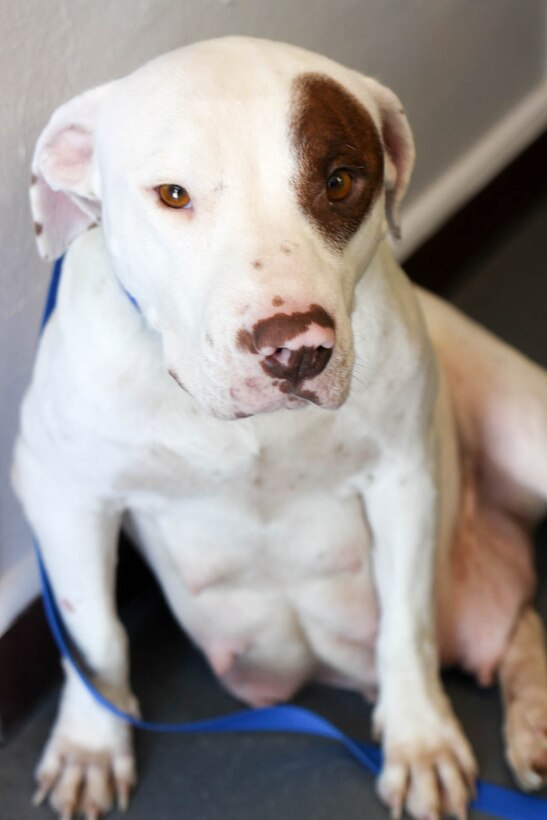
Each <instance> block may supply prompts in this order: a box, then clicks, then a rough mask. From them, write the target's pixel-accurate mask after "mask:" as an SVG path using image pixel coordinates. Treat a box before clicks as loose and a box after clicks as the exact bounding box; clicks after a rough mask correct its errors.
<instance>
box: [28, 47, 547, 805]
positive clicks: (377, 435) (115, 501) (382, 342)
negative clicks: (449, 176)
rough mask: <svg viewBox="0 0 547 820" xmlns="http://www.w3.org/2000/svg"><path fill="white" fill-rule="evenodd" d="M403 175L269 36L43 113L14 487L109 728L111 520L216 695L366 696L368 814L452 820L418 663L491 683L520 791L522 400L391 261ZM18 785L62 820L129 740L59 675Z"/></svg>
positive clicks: (360, 90)
mask: <svg viewBox="0 0 547 820" xmlns="http://www.w3.org/2000/svg"><path fill="white" fill-rule="evenodd" d="M413 160H414V147H413V140H412V135H411V131H410V128H409V125H408V122H407V119H406V117H405V112H404V110H403V108H402V106H401V103H400V101H399V99H398V98H397V97H396V96H395V94H393V93H392V92H391V91H390V90H388V89H387V88H385V87H384V86H383V85H381V84H380V83H379V82H377V81H376V80H374V79H371V78H370V77H365V76H363V75H361V74H359V73H357V72H356V71H353V70H350V69H348V68H345V67H343V66H341V65H338V64H336V63H334V62H332V61H330V60H329V59H326V58H324V57H321V56H318V55H316V54H312V53H309V52H307V51H304V50H301V49H299V48H295V47H293V46H289V45H284V44H278V43H273V42H269V41H261V40H253V39H245V38H227V39H220V40H216V41H210V42H206V43H201V44H197V45H193V46H190V47H187V48H183V49H180V50H177V51H174V52H172V53H170V54H167V55H165V56H163V57H160V58H159V59H156V60H154V61H153V62H151V63H149V64H147V65H145V66H144V67H143V68H141V69H140V70H138V71H136V72H135V73H133V74H131V75H130V76H128V77H125V78H123V79H121V80H117V81H114V82H112V83H109V84H107V85H104V86H101V87H99V88H95V89H93V90H91V91H89V92H87V93H85V94H82V95H81V96H78V97H76V98H75V99H73V100H71V101H70V102H68V103H67V104H66V105H63V106H62V107H61V108H59V109H58V110H57V111H56V112H55V113H54V115H53V117H52V118H51V121H50V122H49V124H48V125H47V126H46V128H45V130H44V132H43V133H42V135H41V136H40V138H39V140H38V143H37V147H36V151H35V155H34V159H33V165H32V173H33V176H32V185H31V203H32V210H33V214H34V220H35V229H36V235H37V242H38V248H39V251H40V254H41V256H42V257H43V258H44V259H46V260H53V259H55V258H57V257H59V256H60V255H62V254H64V253H66V257H65V262H64V272H63V277H62V281H61V286H60V292H59V298H58V304H57V308H56V310H55V312H54V314H53V316H52V318H51V319H50V321H49V323H48V325H47V327H46V329H45V332H44V334H43V337H42V340H41V343H40V347H39V351H38V355H37V359H36V365H35V369H34V374H33V377H32V382H31V385H30V388H29V389H28V392H27V394H26V398H25V400H24V404H23V409H22V415H21V428H20V434H19V437H18V440H17V444H16V452H15V460H14V468H13V481H14V486H15V488H16V492H17V494H18V496H19V498H20V500H21V502H22V505H23V507H24V510H25V513H26V516H27V518H28V520H29V522H30V524H31V526H32V529H33V530H34V532H35V534H36V536H37V538H38V540H39V543H40V545H41V549H42V553H43V557H44V560H45V563H46V565H47V568H48V571H49V573H50V577H51V581H52V585H53V589H54V592H55V596H56V599H57V601H58V605H59V607H60V609H61V612H62V614H63V617H64V620H65V623H66V626H67V629H68V630H69V632H70V634H71V636H72V638H73V640H74V642H75V643H76V645H77V647H78V650H79V652H80V654H81V657H82V658H83V659H84V661H85V664H86V668H88V669H90V670H91V671H92V675H93V680H94V682H95V683H96V685H97V686H98V687H99V688H100V690H101V691H102V692H103V693H105V694H106V695H107V696H108V697H109V698H110V699H111V700H112V701H114V702H115V703H116V704H117V705H118V706H119V707H121V708H123V709H126V710H128V711H130V712H132V713H136V712H137V709H138V706H137V702H136V700H135V697H134V695H133V693H132V691H131V685H130V680H129V668H128V654H127V637H126V634H125V632H124V629H123V628H122V626H121V624H120V621H119V619H118V615H117V613H116V608H115V602H114V581H115V570H116V551H117V541H118V535H119V532H120V528H121V527H122V526H123V527H125V528H126V529H127V531H128V532H129V533H130V534H131V536H132V538H133V539H134V541H135V543H136V544H137V545H138V547H139V549H140V550H141V551H142V553H143V555H144V556H145V559H146V560H147V562H148V563H149V565H150V567H151V568H152V570H153V571H154V573H155V574H156V576H157V578H158V579H159V581H160V584H161V586H162V588H163V591H164V593H165V596H166V599H167V601H168V602H169V605H170V607H171V609H172V611H173V613H174V614H175V616H176V618H177V619H178V621H180V624H181V625H182V626H183V628H184V629H185V630H186V632H187V633H188V634H189V635H190V636H191V638H192V640H193V641H194V642H195V644H196V645H197V646H198V647H199V648H200V649H201V650H202V651H203V653H204V655H205V656H206V658H207V659H208V661H209V663H210V666H211V668H212V670H214V673H215V674H216V675H217V676H218V678H219V680H220V681H221V682H222V684H223V685H224V686H225V687H226V688H227V689H228V690H229V691H230V692H231V693H232V694H233V695H234V696H235V697H236V698H238V699H240V700H242V701H244V702H245V703H248V704H253V705H264V704H271V703H274V702H277V701H284V700H286V699H289V698H291V696H292V695H293V694H294V693H295V692H296V691H297V690H298V689H299V688H300V687H302V686H303V685H304V684H305V683H306V682H308V681H322V682H325V683H329V684H333V685H336V686H344V687H350V688H352V689H354V690H358V691H360V692H362V693H363V694H364V693H368V692H370V691H371V690H374V691H376V692H377V700H376V705H375V709H374V726H375V729H376V731H377V733H378V735H379V736H380V737H381V739H382V745H383V751H384V765H383V770H382V773H381V775H380V778H379V781H378V791H379V794H380V796H381V798H382V800H383V801H385V803H386V804H387V805H388V806H389V807H390V809H391V812H392V815H393V816H394V817H400V816H401V815H402V813H403V811H407V812H408V813H409V814H410V815H411V816H412V817H414V818H419V819H420V820H421V819H422V818H423V820H425V819H426V818H427V819H428V820H429V818H438V817H440V816H442V815H443V814H452V815H455V816H457V817H458V818H464V817H465V816H466V806H467V804H468V801H469V798H470V795H471V794H472V792H473V784H474V782H475V778H476V775H477V767H476V763H475V759H474V756H473V752H472V750H471V748H470V746H469V744H468V742H467V740H466V738H465V737H464V734H463V731H462V728H461V726H460V725H459V723H458V721H457V719H456V718H455V716H454V713H453V711H452V707H451V705H450V703H449V701H448V699H447V697H446V695H445V693H444V691H443V687H442V683H441V680H440V677H439V669H440V667H441V665H450V666H458V667H461V668H463V669H464V670H466V671H467V672H468V673H470V674H471V675H474V676H475V677H476V678H477V679H478V681H479V682H480V683H481V684H490V683H493V682H494V681H496V680H498V681H499V682H500V685H501V690H502V693H503V699H504V704H505V723H504V734H505V748H506V753H507V759H508V761H509V764H510V766H511V767H512V769H513V772H514V774H515V777H516V779H517V781H518V782H519V784H520V785H521V786H522V787H523V788H526V789H535V788H537V787H539V786H541V785H542V784H543V783H544V782H545V778H546V774H547V748H546V728H547V662H546V655H545V647H544V637H543V628H542V625H541V622H540V619H539V617H538V615H537V613H536V612H535V611H534V609H533V607H532V603H531V601H532V597H533V592H534V585H535V578H534V569H533V560H532V548H531V538H530V532H531V529H532V528H533V526H534V525H535V523H536V522H537V521H538V520H539V518H540V517H541V516H542V515H543V514H544V513H545V510H546V506H547V378H546V374H545V372H543V371H542V370H541V369H540V368H539V367H537V366H536V365H534V364H533V363H531V362H529V361H527V360H526V359H525V358H523V357H522V356H521V355H520V354H519V353H518V352H516V351H515V350H512V349H510V348H509V347H507V346H506V345H505V344H504V343H503V342H501V341H499V340H497V339H496V338H494V337H493V336H491V335H490V334H489V333H487V332H486V331H485V330H483V329H481V328H480V327H478V326H477V325H476V324H474V323H472V322H471V321H469V320H468V319H467V318H465V317H464V316H462V315H461V314H460V313H458V312H457V311H456V310H454V309H453V308H452V307H450V306H449V305H448V304H446V303H444V302H443V301H440V300H439V299H438V298H436V297H434V296H432V295H430V294H428V293H426V292H424V291H423V290H420V289H419V288H417V287H415V286H413V285H412V284H411V283H410V282H409V281H408V279H407V278H406V277H405V275H404V273H403V272H402V271H401V269H400V268H399V266H398V264H397V263H396V261H395V258H394V256H393V253H392V250H391V246H390V244H389V243H388V240H387V233H388V230H391V232H392V233H394V234H395V235H396V234H397V232H398V230H399V206H400V203H401V200H402V198H403V195H404V192H405V189H406V188H407V185H408V182H409V178H410V174H411V170H412V166H413ZM36 776H37V782H38V791H37V795H36V802H40V801H41V800H43V799H45V798H46V797H48V798H49V800H50V803H51V806H52V807H53V809H54V810H55V811H56V812H57V813H58V814H59V815H60V816H61V817H62V818H69V817H71V816H73V814H75V813H78V812H82V813H83V814H84V815H85V816H86V817H87V818H88V820H93V819H94V818H97V817H99V816H100V815H102V814H104V813H105V812H107V811H108V810H109V809H110V807H111V805H112V803H113V800H114V798H115V796H116V794H117V797H118V799H119V802H120V804H121V805H122V807H124V806H126V804H127V801H128V798H129V795H130V792H131V790H132V788H133V787H134V785H135V782H136V775H135V762H134V755H133V747H132V738H131V731H130V729H129V728H128V726H127V725H126V724H125V723H124V722H122V721H121V720H120V719H118V718H116V717H115V716H114V715H112V714H109V713H108V712H106V711H105V710H103V709H102V708H101V706H100V705H98V704H96V703H95V702H93V701H92V700H91V698H90V696H89V694H88V693H87V692H86V691H85V690H84V688H83V687H82V684H81V683H80V681H79V680H78V679H77V678H76V676H75V675H74V673H73V672H71V671H70V669H67V670H66V679H65V684H64V689H63V693H62V698H61V704H60V708H59V713H58V716H57V719H56V721H55V725H54V726H53V729H52V732H51V736H50V738H49V740H48V742H47V745H46V748H45V751H44V753H43V757H42V759H41V762H40V763H39V766H38V769H37V775H36ZM363 810H365V808H363Z"/></svg>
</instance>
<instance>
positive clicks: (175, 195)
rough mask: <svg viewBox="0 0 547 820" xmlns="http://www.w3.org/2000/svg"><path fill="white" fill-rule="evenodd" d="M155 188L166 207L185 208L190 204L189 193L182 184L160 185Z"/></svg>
mask: <svg viewBox="0 0 547 820" xmlns="http://www.w3.org/2000/svg"><path fill="white" fill-rule="evenodd" d="M156 190H157V192H158V195H159V198H160V199H161V201H162V202H163V203H164V205H167V207H168V208H187V207H188V205H189V204H190V194H189V193H188V191H187V190H186V188H183V187H182V185H160V186H158V188H156Z"/></svg>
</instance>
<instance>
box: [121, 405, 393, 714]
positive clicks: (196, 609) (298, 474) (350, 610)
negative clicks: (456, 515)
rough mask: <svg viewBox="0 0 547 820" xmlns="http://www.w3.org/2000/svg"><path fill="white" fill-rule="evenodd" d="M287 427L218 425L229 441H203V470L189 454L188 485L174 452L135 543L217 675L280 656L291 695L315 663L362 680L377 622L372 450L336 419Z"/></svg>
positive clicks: (304, 416) (140, 516) (298, 421)
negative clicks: (368, 488) (369, 517)
mask: <svg viewBox="0 0 547 820" xmlns="http://www.w3.org/2000/svg"><path fill="white" fill-rule="evenodd" d="M280 415H281V416H282V415H283V414H280ZM284 415H285V419H283V417H281V419H279V418H278V417H277V416H273V417H264V418H262V419H260V420H259V424H256V422H255V423H253V424H246V423H245V422H244V423H243V424H240V423H238V424H234V425H228V426H227V428H226V425H225V426H224V427H225V429H228V431H230V429H231V430H232V431H233V432H231V433H230V434H229V435H230V436H231V438H230V437H228V439H226V438H222V440H216V441H215V439H214V436H213V435H209V436H206V437H205V438H203V439H202V447H201V448H200V450H199V454H200V458H199V459H198V458H197V455H196V454H195V453H194V455H193V456H192V457H191V455H192V454H191V453H190V452H189V451H187V455H186V458H187V459H189V460H190V464H189V467H188V472H186V471H185V469H184V468H183V467H182V466H181V465H180V464H179V467H178V470H179V471H180V472H178V471H177V467H176V463H177V456H176V454H175V453H174V452H173V451H171V454H170V458H169V461H168V462H165V464H167V468H166V471H165V473H164V475H163V481H164V482H165V486H164V491H165V492H164V493H163V494H162V495H161V497H160V495H157V494H156V493H153V494H151V495H148V494H146V493H145V494H142V490H141V491H137V492H136V494H135V499H136V507H135V521H136V524H137V529H138V531H139V536H140V540H141V542H143V547H144V549H145V550H146V551H147V552H148V554H149V557H150V560H151V562H152V563H153V564H154V565H155V567H156V570H157V572H158V574H159V576H160V578H161V580H162V582H163V585H164V588H165V590H166V592H167V594H168V596H169V597H170V599H171V603H172V605H173V607H174V609H175V611H176V612H177V614H178V615H179V617H180V619H181V621H182V622H183V624H184V626H185V627H186V629H187V630H188V631H189V632H190V633H191V634H192V635H193V637H194V639H195V640H196V641H197V642H198V643H199V644H200V645H201V646H202V648H203V649H204V650H205V652H206V653H207V654H208V656H209V658H210V660H211V662H212V664H213V666H215V667H217V666H218V667H219V668H218V671H219V673H220V672H221V668H223V664H222V663H220V662H219V661H218V658H219V657H221V658H224V659H226V657H227V655H228V656H230V657H231V656H232V655H233V654H234V653H235V654H236V655H238V657H239V659H240V660H239V661H238V663H239V664H240V665H241V664H242V663H243V664H245V663H247V664H251V666H252V667H253V670H254V671H253V674H254V675H256V674H258V672H257V670H264V669H265V668H269V667H271V666H272V665H273V666H275V668H278V666H279V659H280V657H281V656H282V655H283V652H284V651H285V653H286V660H285V661H284V662H283V663H284V664H288V666H291V663H290V662H289V660H288V658H290V657H292V658H293V663H294V669H287V670H286V672H287V675H288V678H287V679H288V680H289V679H290V681H291V682H293V683H294V682H295V681H296V680H297V678H299V677H301V676H304V677H308V676H309V674H310V671H309V666H310V664H312V665H314V664H315V663H316V662H317V659H318V658H319V657H320V658H321V659H322V663H324V666H325V668H327V669H329V670H331V671H332V670H333V669H334V670H336V671H337V672H338V673H342V674H343V675H345V676H347V677H350V678H353V679H365V678H366V677H367V675H366V674H365V672H364V671H363V670H362V669H361V666H362V664H363V663H364V662H365V661H364V655H363V652H364V650H363V647H364V646H365V645H366V644H368V645H369V646H370V645H371V644H372V643H373V637H374V633H375V629H376V619H377V613H376V598H375V594H374V589H373V583H372V572H371V567H370V549H369V548H370V533H369V529H368V524H367V521H366V514H365V511H364V505H363V500H362V495H361V492H362V485H363V483H366V475H367V471H372V472H373V471H374V468H375V465H376V463H377V460H378V458H379V453H378V448H377V446H376V445H375V443H374V441H373V440H371V439H370V438H368V437H366V436H365V435H363V436H355V435H353V437H352V436H351V431H352V429H353V431H355V428H352V427H351V424H349V422H350V421H351V420H350V419H347V420H346V421H345V422H344V420H343V419H340V416H339V415H338V414H329V413H325V412H321V411H317V412H314V411H313V410H312V412H311V413H308V412H307V411H300V412H298V413H287V414H284ZM348 424H349V426H348ZM198 438H199V436H193V437H192V436H190V438H189V439H188V441H189V443H190V444H191V445H192V447H194V446H195V445H197V443H198ZM180 446H181V447H182V442H181V443H180ZM192 452H193V450H192ZM178 458H179V459H181V458H182V460H183V461H184V458H183V457H182V452H181V450H179V455H178ZM155 469H156V470H157V475H156V476H155V478H156V480H158V479H160V473H161V469H160V467H159V465H156V468H155ZM160 483H161V482H160ZM177 485H178V492H175V491H174V490H175V486H177ZM156 486H157V484H156ZM139 501H142V502H143V503H142V504H141V503H139ZM283 647H285V649H283ZM288 647H292V649H291V651H290V652H288ZM340 655H341V657H339V656H340ZM346 656H348V657H346ZM358 656H360V657H359V659H358ZM349 657H351V661H350V660H349ZM250 658H252V662H251V661H250V660H249V659H250ZM355 664H356V665H357V667H358V668H359V670H360V671H355V669H353V666H354V665H355ZM282 665H283V664H282ZM236 666H237V664H236ZM234 668H235V667H234ZM243 677H244V678H245V680H247V676H246V675H244V676H243ZM271 678H272V675H271V670H270V673H268V679H269V680H271ZM301 682H302V681H301V680H299V681H298V683H299V684H300V683H301ZM234 685H235V684H234ZM236 688H237V687H236ZM289 688H290V687H289ZM238 691H239V690H238ZM240 694H241V695H242V696H243V697H247V696H246V695H245V694H244V693H243V691H240ZM282 694H284V693H282ZM250 699H252V698H250Z"/></svg>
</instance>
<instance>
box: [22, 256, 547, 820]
mask: <svg viewBox="0 0 547 820" xmlns="http://www.w3.org/2000/svg"><path fill="white" fill-rule="evenodd" d="M62 263H63V260H62V258H61V259H58V260H57V262H56V263H55V265H54V268H53V275H52V279H51V283H50V287H49V292H48V296H47V300H46V305H45V309H44V315H43V319H42V325H41V330H43V328H44V327H45V325H46V323H47V320H48V319H49V317H50V315H51V313H52V312H53V310H54V308H55V304H56V299H57V290H58V287H59V282H60V278H61V272H62ZM127 295H128V297H129V298H130V299H131V301H132V302H133V304H134V305H135V307H136V308H137V309H138V305H137V303H136V301H135V300H134V298H133V297H132V296H131V294H129V293H128V294H127ZM34 546H35V550H36V558H37V562H38V570H39V574H40V580H41V584H42V597H43V603H44V609H45V613H46V617H47V620H48V623H49V626H50V629H51V632H52V635H53V637H54V639H55V643H56V644H57V647H58V648H59V651H60V653H61V655H62V656H63V657H64V658H66V660H67V661H68V662H69V663H70V665H71V667H72V668H73V670H74V671H75V673H76V674H77V676H78V677H79V679H80V680H81V682H82V684H83V685H84V686H85V688H86V689H87V690H88V692H90V694H91V695H92V696H93V698H95V700H96V701H97V702H98V703H100V704H101V706H103V707H104V708H105V709H107V710H108V711H109V712H112V713H113V714H114V715H116V716H117V717H119V718H121V719H122V720H125V721H126V722H127V723H130V724H131V725H132V726H134V727H135V728H137V729H144V730H147V731H151V732H164V733H169V734H171V733H177V734H196V733H198V732H199V733H210V734H211V733H213V734H217V733H221V732H232V733H235V732H278V733H289V734H306V735H315V736H317V737H322V738H326V739H328V740H336V741H337V742H338V743H341V744H342V745H343V746H344V748H345V749H346V750H347V751H348V752H349V754H350V755H352V757H353V758H354V759H355V760H357V762H358V763H360V764H361V765H362V766H363V767H364V768H365V769H366V770H367V771H368V772H370V773H371V774H373V775H375V776H376V775H378V774H379V772H380V771H381V768H382V754H381V751H380V749H379V748H378V747H377V746H373V745H370V744H364V743H359V742H357V741H355V740H352V739H351V738H350V737H348V736H347V735H346V734H344V732H342V731H340V730H339V729H337V728H336V727H335V726H334V725H333V724H332V723H330V722H329V721H328V720H326V719H325V718H322V717H320V716H319V715H317V714H315V713H314V712H311V711H309V710H308V709H303V708H302V707H300V706H291V705H283V706H272V707H268V708H264V709H249V710H245V711H242V712H236V713H235V714H231V715H226V716H224V717H220V718H212V719H209V720H200V721H195V722H192V723H154V722H151V721H147V720H141V719H140V718H136V717H134V716H133V715H130V714H128V713H127V712H124V711H123V710H122V709H119V708H118V707H117V706H115V705H114V704H113V703H111V702H110V701H109V700H107V699H106V698H105V697H104V695H102V693H101V692H99V691H98V690H97V689H96V688H95V686H93V684H92V683H91V681H90V680H89V679H88V678H87V677H86V675H84V673H83V672H82V670H81V669H80V667H79V666H78V664H77V662H76V660H75V659H74V656H73V654H72V652H71V650H70V648H69V645H68V641H67V638H66V632H65V628H64V625H63V622H62V618H61V616H60V613H59V610H58V607H57V605H56V603H55V598H54V595H53V592H52V589H51V584H50V581H49V578H48V575H47V572H46V569H45V566H44V562H43V559H42V555H41V553H40V548H39V546H38V542H37V541H36V540H35V541H34ZM471 809H474V810H475V811H478V812H483V813H485V814H488V815H490V816H494V817H498V818H500V820H547V800H543V799H541V798H538V797H531V796H529V795H525V794H521V793H520V792H517V791H514V790H513V789H506V788H503V787H502V786H494V785H491V784H489V783H484V782H482V781H479V783H478V784H477V797H476V799H475V800H474V801H473V802H472V803H471Z"/></svg>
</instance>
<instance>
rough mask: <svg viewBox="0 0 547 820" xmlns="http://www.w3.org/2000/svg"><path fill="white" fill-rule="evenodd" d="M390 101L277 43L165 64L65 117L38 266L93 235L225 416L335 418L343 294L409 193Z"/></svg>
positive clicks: (175, 57)
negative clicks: (294, 413) (97, 225)
mask: <svg viewBox="0 0 547 820" xmlns="http://www.w3.org/2000/svg"><path fill="white" fill-rule="evenodd" d="M412 161H413V147H412V140H411V136H410V132H409V129H408V126H407V124H406V119H405V118H404V114H403V113H402V110H401V106H400V103H399V101H398V100H397V98H396V97H395V96H394V95H393V94H392V93H391V92H389V91H388V90H387V89H385V88H383V87H382V86H380V85H379V84H378V83H376V82H374V81H373V80H369V79H367V78H364V77H362V76H361V75H358V74H356V73H355V72H352V71H350V70H348V69H345V68H343V67H341V66H338V65H337V64H335V63H332V62H330V61H328V60H326V59H324V58H322V57H319V56H318V55H314V54H311V53H309V52H305V51H301V50H299V49H295V48H292V47H290V46H286V45H281V44H275V43H270V42H267V41H252V40H245V39H240V38H238V39H226V40H219V41H212V42H209V43H203V44H199V45H197V46H192V47H190V48H187V49H181V50H180V51H177V52H173V53H171V54H168V55H166V56H165V57H162V58H160V59H158V60H156V61H154V62H152V63H150V64H148V65H146V66H145V67H144V68H142V69H141V70H140V71H138V72H136V73H135V74H133V75H130V76H129V77H127V78H125V79H123V80H120V81H118V82H115V83H112V84H110V85H108V86H104V87H101V88H99V89H95V90H94V91H91V92H88V94H84V95H83V96H82V97H79V98H76V99H75V100H73V101H72V102H70V103H68V104H67V105H65V106H63V107H62V108H61V109H59V111H58V112H56V114H55V115H54V117H53V118H52V121H51V122H50V124H49V125H48V127H47V128H46V130H45V132H44V133H43V134H42V136H41V138H40V140H39V142H38V146H37V149H36V154H35V159H34V165H33V173H34V177H33V186H32V193H31V201H32V203H33V209H34V214H35V220H36V221H37V223H39V227H38V232H39V236H38V244H39V247H40V249H41V251H42V254H43V255H44V256H50V257H53V256H56V255H59V254H60V253H62V252H63V251H64V249H65V247H66V246H67V245H68V244H69V243H70V241H71V240H72V239H73V238H74V237H75V236H77V235H78V234H79V233H81V232H82V231H83V230H85V229H87V227H89V225H90V224H92V223H93V222H95V221H98V220H100V221H101V222H102V226H103V229H104V236H105V242H106V246H107V249H108V253H109V255H110V257H111V261H112V263H113V268H114V270H115V271H116V274H117V276H118V277H119V279H120V283H121V284H123V286H124V287H125V288H126V289H127V290H128V291H129V292H130V293H132V294H133V295H134V296H135V298H136V299H137V302H138V304H139V306H140V308H141V310H142V311H143V313H144V316H145V318H146V320H147V321H148V322H149V324H150V325H152V326H153V327H154V328H155V329H156V330H157V331H158V333H159V334H160V335H161V338H162V342H163V349H164V355H165V366H166V370H167V371H168V372H169V373H170V374H171V375H172V376H173V378H175V380H176V381H177V382H178V383H179V384H180V385H181V387H183V388H184V389H185V390H187V391H188V392H189V393H190V394H191V395H192V396H193V397H194V398H195V399H196V400H197V401H198V402H199V403H200V405H201V406H202V407H203V408H204V409H205V410H207V411H208V412H210V413H212V414H213V415H215V416H218V417H221V418H226V419H231V418H238V417H241V416H246V415H250V414H254V413H258V412H264V411H272V410H276V409H278V408H281V407H289V408H293V407H294V408H296V407H299V406H302V405H304V404H306V403H307V402H308V401H312V402H314V403H315V404H317V405H319V406H321V407H326V408H336V407H338V406H339V405H340V404H341V403H342V402H343V401H344V399H345V397H346V396H347V393H348V389H349V382H350V377H351V369H352V364H353V347H352V333H351V322H350V316H351V311H352V300H353V293H354V288H355V284H356V282H357V280H358V278H359V276H360V275H361V274H362V272H363V271H364V269H365V268H366V266H367V264H368V262H369V260H370V259H371V257H372V255H373V253H374V250H375V248H376V246H377V243H378V241H379V239H380V238H381V236H382V235H383V233H384V225H385V212H386V205H387V209H388V217H389V218H390V220H391V221H392V222H394V219H395V217H394V213H395V210H396V208H397V205H398V202H399V200H400V199H401V197H402V194H403V192H404V189H405V187H406V185H407V182H408V177H409V175H410V170H411V166H412Z"/></svg>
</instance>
